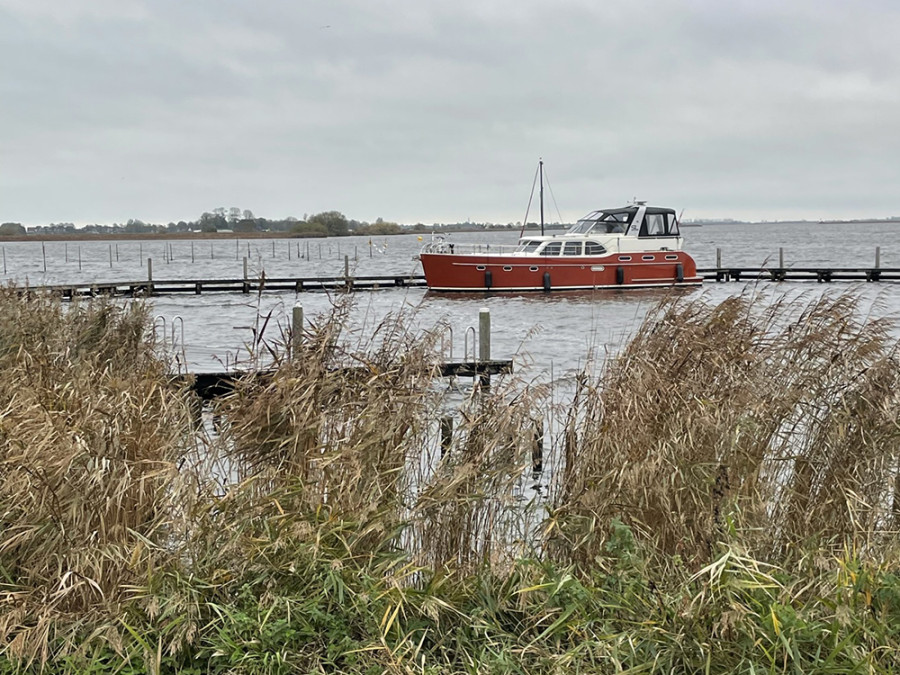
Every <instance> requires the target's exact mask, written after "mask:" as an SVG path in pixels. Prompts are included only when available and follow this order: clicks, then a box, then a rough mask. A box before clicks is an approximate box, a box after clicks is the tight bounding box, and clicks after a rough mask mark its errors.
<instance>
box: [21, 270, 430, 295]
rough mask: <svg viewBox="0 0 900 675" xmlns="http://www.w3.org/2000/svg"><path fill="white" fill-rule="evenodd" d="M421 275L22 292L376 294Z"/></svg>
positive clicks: (420, 282)
mask: <svg viewBox="0 0 900 675" xmlns="http://www.w3.org/2000/svg"><path fill="white" fill-rule="evenodd" d="M425 285H426V284H425V277H424V276H421V275H405V274H393V275H382V276H358V277H343V276H340V277H302V278H301V277H273V278H266V277H262V278H259V279H163V280H153V281H110V282H94V283H80V284H55V285H51V286H29V287H27V289H26V288H22V290H31V291H35V292H44V291H47V292H51V293H59V294H60V295H62V297H63V298H66V299H71V298H74V297H94V296H99V295H110V296H117V297H119V296H121V297H139V296H147V295H189V294H193V295H201V294H203V293H260V292H263V291H294V292H295V293H303V292H307V291H348V290H350V291H374V290H383V289H388V288H407V287H422V288H424V287H425Z"/></svg>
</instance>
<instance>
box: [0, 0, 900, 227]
mask: <svg viewBox="0 0 900 675" xmlns="http://www.w3.org/2000/svg"><path fill="white" fill-rule="evenodd" d="M63 5H65V6H66V7H68V10H66V9H62V8H63ZM116 7H119V9H118V10H117V9H116ZM57 9H59V13H55V11H54V10H57ZM898 27H900V13H898V10H896V9H894V8H893V7H892V6H891V5H890V4H888V3H887V2H876V1H874V0H872V1H865V2H860V3H854V5H853V6H852V7H850V6H848V5H847V4H846V3H838V2H835V1H833V0H825V1H824V2H822V1H819V2H812V1H811V0H798V1H795V2H790V3H781V2H777V3H776V2H774V1H772V2H769V1H763V2H755V3H749V2H735V3H730V2H729V3H721V2H712V1H711V0H694V2H689V3H675V2H663V1H657V2H625V1H624V0H615V1H611V2H604V3H592V2H574V1H573V2H563V3H538V2H516V3H513V2H486V3H483V2H475V1H474V0H473V1H471V2H467V1H464V2H461V3H454V4H452V5H451V4H449V3H416V2H412V1H411V0H391V1H377V2H372V1H371V0H370V1H367V2H363V1H362V0H343V1H341V0H336V1H331V2H324V1H320V2H316V1H312V2H303V3H295V2H287V0H282V1H273V2H266V3H251V2H249V1H242V0H229V1H227V2H222V1H221V0H216V1H215V2H214V1H212V0H197V1H195V2H191V3H183V2H174V1H173V0H162V1H161V2H152V3H151V2H149V1H148V2H136V1H132V2H130V3H127V4H122V5H116V4H114V3H106V4H105V5H104V4H96V3H87V2H79V0H73V1H72V2H69V3H65V2H64V0H58V1H54V0H40V2H38V3H37V4H26V3H25V2H24V0H15V1H12V0H0V44H3V45H4V51H5V54H4V61H5V63H6V64H8V65H7V67H4V69H2V70H0V97H2V99H3V100H4V102H6V104H5V105H3V106H2V107H0V156H2V158H3V162H2V163H0V219H2V220H21V221H24V222H34V223H41V222H49V221H59V220H76V221H82V222H93V221H98V222H111V221H114V220H116V221H120V222H121V221H123V220H126V219H127V218H129V217H140V218H144V219H156V220H169V219H178V218H186V217H196V216H197V215H198V214H199V213H200V212H201V211H203V210H207V209H210V208H213V207H215V206H219V205H232V204H234V205H239V206H241V207H245V208H251V209H253V210H254V212H256V213H260V214H264V215H272V216H279V215H288V214H294V215H298V214H302V213H304V212H315V211H318V210H325V209H332V208H335V209H340V210H342V211H344V212H345V213H347V214H348V215H350V216H352V217H356V218H360V219H374V218H375V217H376V216H383V217H385V218H393V219H398V220H401V221H408V222H415V221H419V220H421V221H426V222H432V221H449V220H457V219H464V218H468V217H471V218H476V219H479V220H481V219H483V220H492V221H495V222H506V221H510V220H518V219H520V218H521V217H522V212H523V211H524V205H525V202H526V201H527V192H528V189H529V187H530V180H531V175H532V172H533V169H534V164H535V162H536V160H537V157H538V156H541V155H542V156H544V158H545V160H546V161H547V162H548V171H549V173H550V174H551V177H552V179H553V183H554V184H553V188H554V191H555V194H556V197H557V199H558V201H559V202H560V207H561V209H562V211H563V217H564V218H574V217H577V216H578V215H580V214H581V212H583V211H587V210H589V209H591V208H594V207H596V206H599V205H603V204H609V203H618V202H622V201H624V200H625V199H627V198H631V197H633V196H640V197H642V198H647V199H651V200H653V201H656V202H661V203H662V202H665V203H673V204H677V205H684V206H689V209H690V212H692V213H693V214H694V215H696V216H697V217H703V216H716V215H721V216H732V217H750V218H772V217H778V216H780V215H783V216H784V217H797V216H803V215H804V214H810V216H811V217H819V216H823V217H824V216H833V217H838V216H841V215H856V214H858V213H859V212H860V211H864V212H865V214H864V215H892V214H894V213H898V212H900V208H898V207H897V204H896V199H895V197H894V196H893V192H892V187H891V186H892V184H895V183H896V181H897V179H898V178H900V168H897V167H898V163H897V162H896V160H895V157H896V155H897V151H898V150H900V148H898V141H897V138H896V133H895V127H896V122H895V121H894V120H896V119H897V118H898V113H900V100H898V98H900V97H898V95H897V92H900V82H898V78H900V68H898V67H897V66H898V65H900V64H898V59H900V56H898V55H897V53H896V50H895V49H894V48H893V46H892V40H893V35H894V34H895V32H896V29H897V28H898ZM47 195H52V196H53V198H52V199H48V198H47ZM824 208H827V209H828V210H829V213H827V214H822V213H821V211H822V209H824Z"/></svg>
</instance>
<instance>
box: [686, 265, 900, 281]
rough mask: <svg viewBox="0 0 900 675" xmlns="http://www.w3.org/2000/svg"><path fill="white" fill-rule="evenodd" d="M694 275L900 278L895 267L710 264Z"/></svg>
mask: <svg viewBox="0 0 900 675" xmlns="http://www.w3.org/2000/svg"><path fill="white" fill-rule="evenodd" d="M697 274H699V275H700V276H702V277H703V278H704V280H706V281H756V280H763V281H816V282H819V283H828V282H831V281H867V282H876V281H900V268H897V267H762V268H760V267H719V268H716V267H711V268H705V269H698V270H697Z"/></svg>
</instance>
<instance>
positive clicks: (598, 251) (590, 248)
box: [584, 241, 606, 255]
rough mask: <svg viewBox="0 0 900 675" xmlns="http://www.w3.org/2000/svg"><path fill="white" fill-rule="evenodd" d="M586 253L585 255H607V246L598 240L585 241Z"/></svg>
mask: <svg viewBox="0 0 900 675" xmlns="http://www.w3.org/2000/svg"><path fill="white" fill-rule="evenodd" d="M584 254H585V255H605V254H606V248H604V246H603V244H601V243H600V242H597V241H586V242H584Z"/></svg>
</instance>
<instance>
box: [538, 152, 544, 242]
mask: <svg viewBox="0 0 900 675" xmlns="http://www.w3.org/2000/svg"><path fill="white" fill-rule="evenodd" d="M538 170H539V171H540V173H541V236H542V237H543V236H544V158H543V157H541V158H539V159H538Z"/></svg>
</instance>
